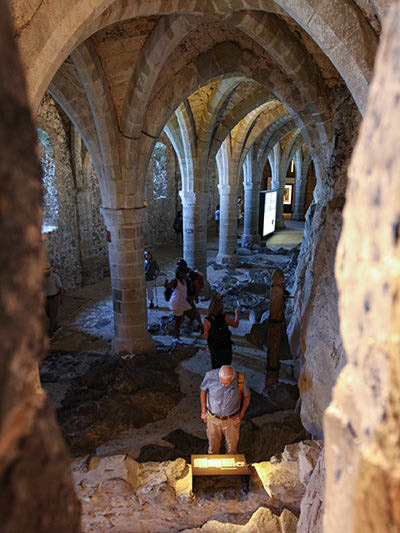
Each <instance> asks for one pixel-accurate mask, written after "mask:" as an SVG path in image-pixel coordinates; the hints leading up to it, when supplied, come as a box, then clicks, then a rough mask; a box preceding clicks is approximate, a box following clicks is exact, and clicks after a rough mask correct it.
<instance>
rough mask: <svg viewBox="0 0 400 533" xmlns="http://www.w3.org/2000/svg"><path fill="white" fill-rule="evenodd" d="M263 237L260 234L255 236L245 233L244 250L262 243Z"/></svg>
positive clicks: (243, 239)
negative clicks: (251, 245)
mask: <svg viewBox="0 0 400 533" xmlns="http://www.w3.org/2000/svg"><path fill="white" fill-rule="evenodd" d="M260 240H261V237H260V236H259V234H258V233H254V234H253V235H250V234H248V233H243V235H242V246H243V248H246V247H247V246H249V245H250V244H256V243H258V242H260Z"/></svg>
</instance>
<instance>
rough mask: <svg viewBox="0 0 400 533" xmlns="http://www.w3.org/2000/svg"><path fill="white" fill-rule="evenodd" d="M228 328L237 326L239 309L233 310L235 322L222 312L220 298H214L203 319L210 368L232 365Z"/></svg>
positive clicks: (230, 340)
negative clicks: (209, 355)
mask: <svg viewBox="0 0 400 533" xmlns="http://www.w3.org/2000/svg"><path fill="white" fill-rule="evenodd" d="M228 326H232V327H233V328H237V327H238V326H239V309H235V320H232V318H231V317H230V316H229V315H227V314H226V313H225V311H224V303H223V301H222V296H221V295H219V294H218V295H217V296H214V297H213V299H212V300H211V303H210V305H209V307H208V315H207V316H206V317H205V319H204V335H203V338H204V339H205V340H206V341H207V344H208V348H209V350H210V354H211V367H212V368H220V367H221V366H223V365H230V364H231V363H232V339H231V332H230V330H229V328H228Z"/></svg>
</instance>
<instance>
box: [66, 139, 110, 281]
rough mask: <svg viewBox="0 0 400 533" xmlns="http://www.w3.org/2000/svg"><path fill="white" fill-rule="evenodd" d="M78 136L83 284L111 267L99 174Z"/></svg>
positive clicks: (77, 199) (77, 188)
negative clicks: (101, 208) (102, 213)
mask: <svg viewBox="0 0 400 533" xmlns="http://www.w3.org/2000/svg"><path fill="white" fill-rule="evenodd" d="M75 136H76V137H78V142H77V143H76V144H77V148H78V150H75V151H74V152H75V153H74V161H75V180H76V191H77V192H76V205H77V217H78V230H79V234H78V239H79V250H80V265H81V274H82V283H83V284H87V283H94V282H95V281H98V280H100V279H103V278H104V277H105V276H106V275H108V274H109V272H110V266H109V261H108V248H107V241H106V227H105V224H104V219H103V217H102V215H101V212H100V206H101V204H102V201H101V195H100V188H99V182H98V178H97V174H96V171H95V169H94V166H93V162H92V159H91V157H90V155H89V153H88V152H87V150H86V148H85V145H84V144H83V142H82V140H81V138H80V136H79V134H78V133H75ZM77 151H79V153H76V152H77Z"/></svg>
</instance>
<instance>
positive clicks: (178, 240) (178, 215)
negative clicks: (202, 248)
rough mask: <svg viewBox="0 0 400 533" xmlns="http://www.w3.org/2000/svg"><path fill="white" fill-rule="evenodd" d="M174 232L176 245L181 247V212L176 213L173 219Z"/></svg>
mask: <svg viewBox="0 0 400 533" xmlns="http://www.w3.org/2000/svg"><path fill="white" fill-rule="evenodd" d="M173 227H174V231H175V233H176V245H177V246H183V218H182V211H177V213H176V216H175V218H174V224H173Z"/></svg>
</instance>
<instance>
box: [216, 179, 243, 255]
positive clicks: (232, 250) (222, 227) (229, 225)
mask: <svg viewBox="0 0 400 533" xmlns="http://www.w3.org/2000/svg"><path fill="white" fill-rule="evenodd" d="M218 190H219V196H220V204H219V205H220V221H219V247H218V255H217V263H219V264H220V265H225V264H228V263H229V264H234V265H235V264H237V263H238V257H237V251H236V248H237V231H238V223H237V218H238V208H237V192H236V188H235V187H232V186H231V185H218Z"/></svg>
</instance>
